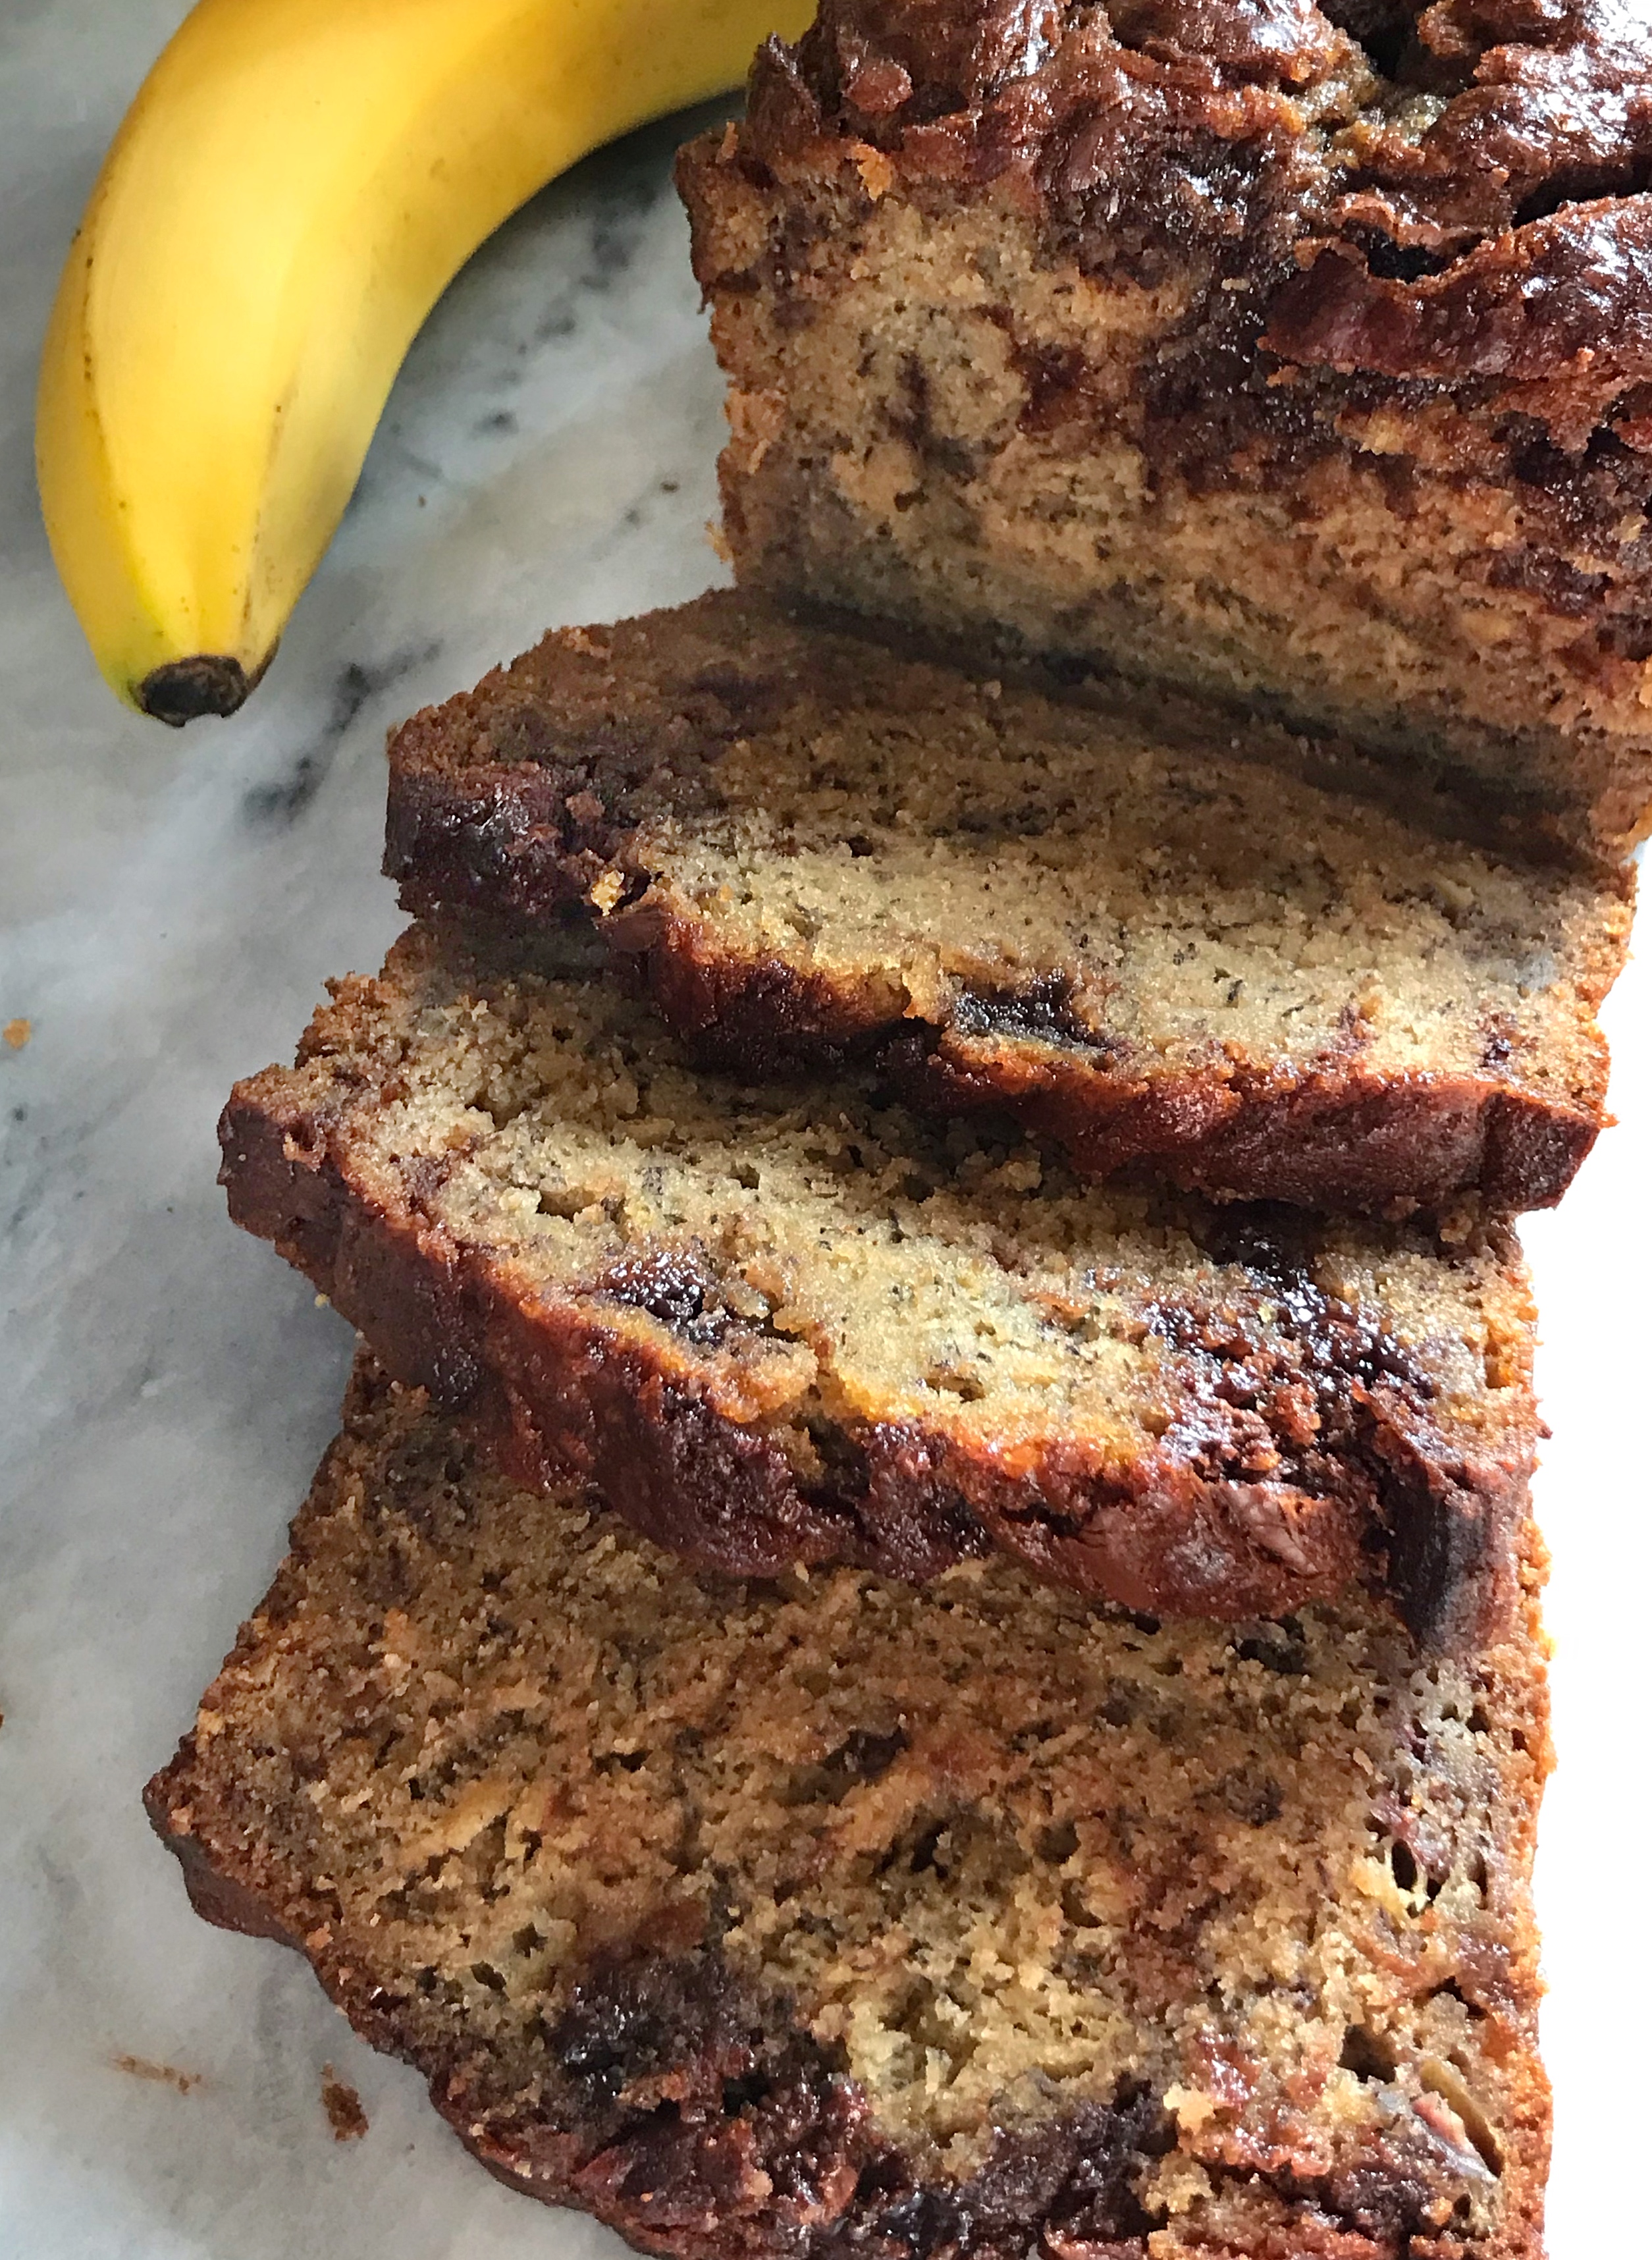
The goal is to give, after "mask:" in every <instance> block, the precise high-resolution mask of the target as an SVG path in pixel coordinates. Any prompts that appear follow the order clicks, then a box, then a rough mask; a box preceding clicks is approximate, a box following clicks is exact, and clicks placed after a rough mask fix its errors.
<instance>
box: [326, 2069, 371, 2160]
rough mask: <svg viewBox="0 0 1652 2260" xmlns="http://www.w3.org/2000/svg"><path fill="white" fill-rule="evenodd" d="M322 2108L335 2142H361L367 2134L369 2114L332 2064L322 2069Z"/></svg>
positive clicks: (359, 2098)
mask: <svg viewBox="0 0 1652 2260" xmlns="http://www.w3.org/2000/svg"><path fill="white" fill-rule="evenodd" d="M321 2107H322V2109H323V2110H324V2111H325V2113H326V2114H327V2124H328V2125H329V2126H330V2127H331V2128H332V2129H333V2141H334V2142H360V2141H361V2137H362V2135H365V2134H366V2132H367V2125H368V2121H367V2113H366V2112H365V2111H364V2110H363V2109H362V2108H361V2097H360V2096H359V2095H358V2094H357V2093H356V2092H355V2090H354V2088H353V2087H352V2086H351V2085H350V2084H349V2082H348V2081H347V2080H343V2079H340V2078H339V2076H338V2074H337V2072H335V2071H334V2070H333V2066H332V2065H331V2064H330V2063H324V2064H323V2065H322V2067H321Z"/></svg>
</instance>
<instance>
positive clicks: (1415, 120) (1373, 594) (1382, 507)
mask: <svg viewBox="0 0 1652 2260" xmlns="http://www.w3.org/2000/svg"><path fill="white" fill-rule="evenodd" d="M1647 32H1648V18H1647V14H1646V11H1645V9H1644V8H1643V7H1641V6H1639V5H1635V6H1627V7H1626V6H1624V5H1623V4H1621V0H1553V4H1549V0H1440V4H1432V5H1430V4H1425V0H1325V4H1324V6H1323V7H1316V6H1314V5H1313V4H1312V0H1221V4H1218V5H1212V4H1211V0H1105V4H1095V0H1037V4H1033V5H1023V4H1021V0H822V5H821V9H820V13H819V18H818V20H817V22H816V24H815V25H814V26H813V28H812V30H811V31H810V32H808V33H807V35H806V36H805V38H804V39H803V40H802V41H801V42H800V44H799V45H798V46H796V47H795V48H794V47H787V46H782V45H781V44H780V43H779V42H778V41H771V42H770V44H769V46H767V47H766V48H765V49H764V50H763V51H762V54H760V55H759V57H758V59H757V61H756V63H755V65H754V70H753V75H752V79H751V84H750V90H749V101H748V104H747V114H746V118H745V121H744V123H743V124H741V125H736V126H730V127H729V128H727V129H726V131H721V132H714V133H712V134H710V135H707V136H705V137H703V138H702V139H699V140H698V141H697V142H695V143H694V144H692V145H691V146H690V148H689V149H688V151H687V152H686V153H685V154H684V156H683V161H682V168H681V174H680V178H681V182H682V185H683V193H684V195H685V197H686V199H687V203H688V206H689V211H690V218H691V220H692V224H693V232H694V259H695V268H696V272H697V275H698V276H699V278H700V281H701V283H702V285H703V287H704V290H705V293H706V296H707V297H708V298H709V300H710V302H711V306H712V337H713V341H714V343H715V345H716V347H717V351H718V354H719V357H720V359H721V361H722V362H723V365H724V367H725V368H726V371H727V372H728V375H729V380H730V387H731V390H730V397H729V414H730V423H731V428H732V436H731V439H730V442H729V445H728V448H727V451H726V454H725V455H724V458H723V467H722V476H723V491H724V499H725V506H726V529H727V537H728V541H729V545H730V547H731V550H732V554H733V559H734V562H735V566H736V569H737V571H738V574H739V576H740V579H741V580H742V581H745V582H750V583H753V584H759V583H761V584H762V585H766V586H769V587H775V588H779V589H781V590H785V591H787V592H790V593H796V594H799V595H805V596H808V597H814V598H818V599H819V600H822V601H831V602H837V603H842V604H851V605H854V606H855V607H857V608H858V609H861V610H862V611H869V612H873V613H879V614H888V615H890V616H891V617H895V616H899V617H904V618H905V619H910V620H913V621H916V622H919V623H921V624H923V625H924V626H926V627H927V628H928V629H929V630H931V631H933V632H934V633H940V634H943V635H946V636H956V637H962V638H965V639H969V640H973V641H975V642H976V643H977V644H979V643H981V642H983V641H987V640H992V639H994V638H997V637H999V636H1000V635H1006V636H1007V637H1008V639H1009V640H1010V641H1011V642H1012V644H1026V645H1030V646H1032V647H1034V648H1037V649H1040V650H1043V651H1048V652H1053V653H1057V654H1063V655H1065V656H1066V657H1068V658H1069V659H1074V660H1076V661H1078V662H1086V663H1088V662H1106V663H1110V664H1112V665H1116V666H1121V667H1124V668H1126V669H1133V670H1135V671H1139V672H1145V673H1146V674H1148V675H1151V676H1162V677H1164V678H1166V679H1168V680H1172V681H1179V682H1182V683H1192V684H1196V685H1202V686H1204V687H1205V688H1207V689H1210V690H1216V691H1218V692H1219V693H1220V694H1222V695H1224V696H1234V697H1238V698H1239V699H1240V700H1241V701H1243V702H1247V703H1248V702H1251V701H1254V700H1258V699H1261V700H1267V701H1270V702H1272V704H1274V705H1275V706H1276V707H1277V709H1278V710H1279V711H1281V712H1286V713H1289V714H1291V715H1294V716H1298V717H1301V718H1304V719H1307V720H1309V721H1310V722H1312V723H1314V724H1316V725H1322V724H1325V723H1327V722H1328V723H1329V724H1330V725H1331V726H1334V727H1338V728H1345V729H1348V730H1350V731H1353V732H1355V733H1357V734H1360V735H1361V736H1362V737H1364V738H1366V739H1368V740H1370V741H1372V742H1374V743H1380V744H1383V745H1384V746H1386V747H1389V748H1390V750H1391V753H1392V754H1393V755H1396V756H1398V758H1399V759H1400V760H1401V762H1403V763H1405V765H1407V766H1409V767H1411V768H1412V769H1415V771H1416V772H1417V773H1418V774H1419V775H1420V776H1426V775H1427V774H1429V773H1430V772H1432V771H1433V770H1434V769H1436V768H1437V767H1438V765H1439V763H1440V762H1441V758H1442V757H1443V758H1445V759H1446V760H1447V761H1448V762H1449V763H1451V764H1452V765H1454V766H1455V767H1456V768H1457V769H1459V770H1461V771H1466V772H1467V773H1468V774H1469V776H1470V777H1472V778H1473V780H1474V781H1475V782H1476V783H1477V786H1478V788H1479V790H1482V791H1483V792H1484V795H1485V796H1486V797H1487V799H1488V800H1489V801H1495V802H1500V803H1503V804H1505V805H1507V806H1508V807H1509V808H1510V809H1511V810H1513V811H1517V812H1522V813H1523V815H1524V817H1525V818H1526V819H1527V820H1528V821H1530V822H1531V823H1533V824H1534V825H1535V826H1538V827H1540V828H1541V829H1545V830H1549V831H1555V832H1558V833H1563V834H1565V835H1566V836H1568V837H1570V838H1573V839H1583V840H1589V841H1591V842H1592V843H1594V844H1596V845H1599V846H1605V847H1609V848H1613V849H1616V848H1620V847H1623V846H1624V845H1625V844H1626V843H1627V842H1629V841H1631V840H1634V839H1635V838H1638V837H1639V836H1641V834H1642V833H1644V832H1645V831H1646V829H1647V826H1648V820H1652V197H1649V196H1648V193H1647V183H1648V173H1649V169H1652V40H1648V36H1647Z"/></svg>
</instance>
